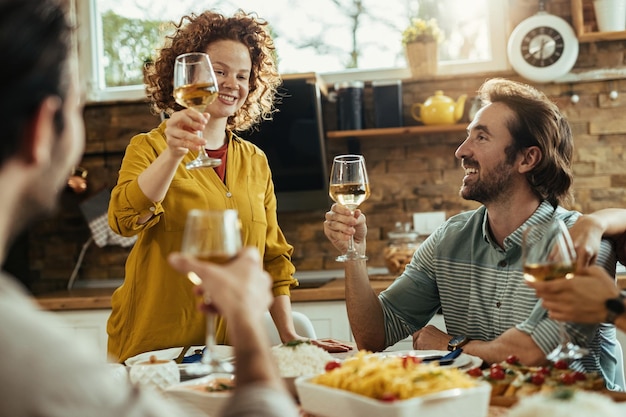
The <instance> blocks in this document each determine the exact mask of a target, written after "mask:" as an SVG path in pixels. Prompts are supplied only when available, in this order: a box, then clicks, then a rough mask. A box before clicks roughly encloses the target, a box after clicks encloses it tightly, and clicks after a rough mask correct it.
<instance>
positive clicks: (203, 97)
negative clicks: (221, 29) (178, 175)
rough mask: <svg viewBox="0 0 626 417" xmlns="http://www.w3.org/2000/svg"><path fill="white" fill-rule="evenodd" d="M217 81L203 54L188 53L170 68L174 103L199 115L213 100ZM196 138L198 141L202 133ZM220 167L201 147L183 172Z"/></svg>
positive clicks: (219, 161) (216, 160) (220, 162)
mask: <svg viewBox="0 0 626 417" xmlns="http://www.w3.org/2000/svg"><path fill="white" fill-rule="evenodd" d="M217 93H218V87H217V78H216V77H215V73H214V72H213V66H212V65H211V60H210V59H209V55H208V54H205V53H203V52H190V53H187V54H182V55H179V56H177V57H176V62H175V64H174V99H175V100H176V103H178V104H180V105H181V106H183V107H187V108H190V109H194V110H196V111H197V112H200V113H203V112H204V111H205V110H206V107H207V106H208V105H209V104H211V103H212V102H213V101H215V99H216V98H217ZM196 134H197V135H198V136H200V137H202V131H197V132H196ZM221 164H222V160H221V159H218V158H211V157H209V156H208V155H207V153H206V150H205V149H204V147H202V148H201V149H200V151H199V152H198V156H197V157H196V159H194V160H193V161H191V162H189V163H188V164H187V165H186V167H187V169H196V168H210V167H216V166H218V165H221Z"/></svg>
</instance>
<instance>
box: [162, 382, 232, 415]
mask: <svg viewBox="0 0 626 417" xmlns="http://www.w3.org/2000/svg"><path fill="white" fill-rule="evenodd" d="M234 388H235V376H234V375H232V374H219V373H215V374H211V375H207V376H204V377H202V378H196V379H192V380H189V381H185V382H181V383H180V384H175V385H172V386H170V387H168V388H167V389H165V391H164V394H165V395H166V396H168V397H171V398H174V399H175V400H177V401H183V402H185V403H188V404H191V405H193V406H195V407H196V408H198V409H199V410H202V411H203V412H205V413H206V414H207V415H209V416H217V415H220V414H221V412H222V409H223V408H224V406H225V405H226V402H227V401H228V400H229V399H230V397H231V396H232V394H233V390H234Z"/></svg>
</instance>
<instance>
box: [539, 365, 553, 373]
mask: <svg viewBox="0 0 626 417" xmlns="http://www.w3.org/2000/svg"><path fill="white" fill-rule="evenodd" d="M537 372H539V373H542V374H544V375H549V374H550V368H548V367H547V366H542V367H541V368H539V370H538V371H537Z"/></svg>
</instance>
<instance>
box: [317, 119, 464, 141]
mask: <svg viewBox="0 0 626 417" xmlns="http://www.w3.org/2000/svg"><path fill="white" fill-rule="evenodd" d="M466 129H467V124H466V123H458V124H454V125H433V126H404V127H385V128H380V129H361V130H332V131H328V132H326V136H327V137H328V139H347V138H360V139H366V138H387V137H390V136H412V135H419V134H432V133H447V132H463V131H465V130H466Z"/></svg>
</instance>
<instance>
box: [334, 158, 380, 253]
mask: <svg viewBox="0 0 626 417" xmlns="http://www.w3.org/2000/svg"><path fill="white" fill-rule="evenodd" d="M328 194H329V195H330V198H332V199H333V200H334V201H335V202H336V203H339V204H341V205H343V206H346V207H347V208H349V209H350V211H351V212H352V213H354V210H356V209H357V208H358V207H359V206H360V205H361V203H363V202H364V201H365V200H367V199H368V198H369V196H370V184H369V180H368V178H367V170H366V168H365V158H363V156H362V155H338V156H335V158H334V159H333V166H332V168H331V171H330V183H329V188H328ZM359 259H362V260H365V259H367V256H365V255H361V254H359V253H358V252H357V251H356V249H355V248H354V238H353V237H352V236H350V240H348V250H347V251H346V253H344V254H343V255H340V256H338V257H337V258H335V260H337V261H338V262H347V261H352V260H359Z"/></svg>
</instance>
